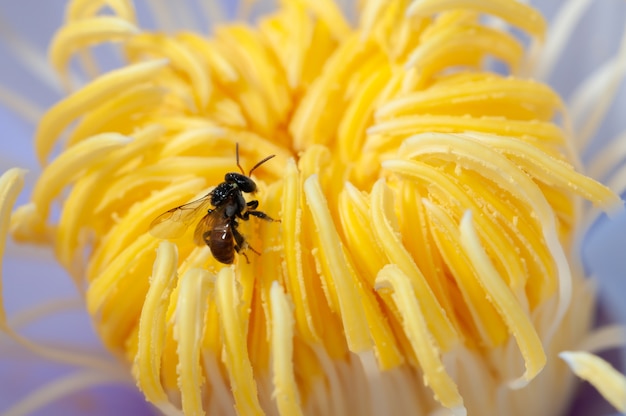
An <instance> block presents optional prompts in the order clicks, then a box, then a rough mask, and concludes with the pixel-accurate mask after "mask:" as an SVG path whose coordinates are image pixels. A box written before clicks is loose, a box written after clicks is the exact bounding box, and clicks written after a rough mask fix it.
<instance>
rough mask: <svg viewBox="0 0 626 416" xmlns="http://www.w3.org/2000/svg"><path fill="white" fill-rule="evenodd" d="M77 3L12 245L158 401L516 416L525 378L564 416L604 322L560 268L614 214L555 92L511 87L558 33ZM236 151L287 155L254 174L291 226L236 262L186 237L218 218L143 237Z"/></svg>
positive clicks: (258, 410) (378, 15)
mask: <svg viewBox="0 0 626 416" xmlns="http://www.w3.org/2000/svg"><path fill="white" fill-rule="evenodd" d="M83 3H85V2H84V1H80V0H74V1H72V2H70V5H69V9H68V10H69V11H70V12H68V14H67V16H66V21H65V24H64V26H63V27H62V28H61V29H60V30H59V31H58V33H57V35H56V37H55V38H54V39H53V41H52V45H51V48H50V59H51V61H52V63H53V65H54V67H55V69H56V70H57V71H58V72H59V75H60V77H61V79H62V80H64V82H65V83H66V85H67V86H68V88H72V89H71V92H70V93H68V95H67V97H66V98H64V99H63V100H61V101H60V102H58V103H57V104H56V105H54V106H53V107H52V108H51V109H50V110H49V111H48V112H47V114H46V115H45V116H44V117H43V118H42V119H41V121H40V123H39V126H38V129H37V133H36V137H35V145H36V151H37V157H38V159H39V161H40V163H41V165H42V166H43V171H42V173H41V176H40V177H39V179H38V181H37V184H36V186H35V189H34V192H33V194H32V196H31V201H30V203H29V204H27V205H24V206H21V207H19V208H18V209H17V210H16V211H15V212H14V213H13V215H12V217H11V232H12V234H13V237H14V238H15V239H16V240H19V241H30V242H36V243H39V244H49V245H51V246H52V247H53V248H54V251H55V253H56V256H57V258H58V260H59V262H60V263H61V264H62V265H63V266H64V267H65V268H66V269H67V270H68V272H69V273H70V275H71V276H72V278H73V279H74V281H75V282H76V285H77V287H79V288H81V290H83V291H84V296H85V299H86V307H87V310H88V312H89V314H90V315H91V317H92V319H93V323H94V326H95V328H96V330H97V332H98V334H99V336H100V338H101V339H102V341H103V343H104V345H105V346H106V347H107V348H108V349H109V350H110V351H111V352H112V353H113V354H115V355H116V356H118V357H119V358H120V360H122V361H123V362H124V363H125V365H127V367H128V368H129V372H132V375H133V377H134V379H135V381H136V383H137V386H138V388H139V389H140V390H141V391H142V392H143V394H144V395H145V397H146V399H147V400H148V401H150V402H151V403H153V404H154V405H155V406H156V407H157V408H159V409H160V410H161V411H162V412H163V413H164V414H178V413H179V412H183V413H184V414H190V415H192V414H204V413H208V414H230V413H232V411H233V409H235V411H236V412H237V413H238V414H241V415H257V414H258V415H261V414H266V413H267V414H281V415H297V414H334V415H340V414H348V413H350V414H382V413H385V412H384V411H382V410H381V406H387V407H384V409H386V410H388V411H389V413H388V414H393V413H394V411H393V409H396V410H397V412H396V414H432V413H433V412H435V411H436V410H437V409H441V408H445V409H449V410H450V411H452V413H453V414H455V415H465V414H512V415H513V414H520V415H521V414H530V413H533V411H532V409H530V408H529V407H528V406H530V407H531V408H532V406H534V405H537V406H538V405H539V404H532V403H530V404H529V403H526V402H527V400H521V399H520V398H523V397H531V396H524V394H529V393H527V390H526V389H533V386H536V387H535V388H534V389H533V390H532V392H534V393H533V394H536V395H537V397H540V398H542V397H543V398H545V400H543V401H542V400H537V402H538V403H544V404H545V403H547V402H550V401H555V402H556V404H550V406H558V405H561V406H562V405H563V404H564V403H566V401H567V397H569V394H571V392H570V390H568V389H566V388H565V386H564V387H563V388H561V387H555V389H556V390H558V391H553V390H550V389H545V388H543V389H542V387H541V386H544V387H545V386H546V385H560V384H559V383H560V382H559V381H558V380H560V379H559V377H562V375H563V368H562V367H563V363H561V362H560V361H558V358H557V354H558V353H559V352H560V351H562V350H563V349H564V348H575V345H576V343H577V342H579V341H580V338H581V337H582V336H583V335H584V333H585V332H586V331H588V330H589V327H590V324H591V323H590V320H589V319H588V318H585V319H583V320H582V321H581V322H584V323H585V324H584V325H583V324H581V325H577V328H573V327H572V325H565V324H564V322H565V323H567V322H569V320H570V319H574V317H575V316H578V315H576V314H585V313H586V314H588V315H589V316H590V315H591V313H592V310H593V296H594V295H593V291H592V289H591V288H590V286H589V285H588V284H586V283H585V280H584V276H583V275H582V272H581V271H580V270H579V269H578V268H576V267H573V266H572V257H571V256H572V254H571V253H572V251H571V248H572V246H573V245H574V242H573V241H574V236H575V233H576V232H577V228H576V227H577V226H578V225H579V211H578V207H579V205H580V203H581V202H582V201H585V203H591V204H593V205H595V206H598V207H600V208H602V209H604V210H605V211H609V212H610V211H612V210H614V209H616V208H618V207H620V206H621V201H620V199H619V198H618V197H617V196H616V195H615V194H614V193H613V192H612V191H611V190H609V189H608V188H607V187H605V186H603V185H601V184H600V183H598V182H596V181H594V180H593V179H591V178H589V177H587V176H585V175H584V174H583V173H582V172H581V171H580V170H579V169H577V168H576V167H575V166H576V160H577V159H576V158H577V156H576V155H575V154H574V153H573V150H572V149H573V146H572V144H571V135H572V134H571V132H570V131H568V128H567V126H566V125H565V126H564V125H562V124H559V122H558V120H563V119H566V118H567V109H566V107H565V105H564V104H563V103H562V101H561V99H560V98H559V96H558V95H557V94H556V93H554V92H553V91H552V90H551V89H550V88H549V87H548V86H546V85H544V84H542V83H540V82H537V81H535V80H532V79H529V78H525V77H524V76H522V73H521V71H520V68H521V66H522V64H523V61H524V59H526V58H527V57H526V48H525V46H524V45H527V44H528V41H529V40H530V41H536V42H539V41H541V40H542V39H543V38H544V35H545V30H546V23H545V21H544V19H543V17H542V16H541V15H540V14H539V13H538V12H537V11H536V10H534V9H532V8H531V7H530V6H528V5H525V4H523V3H521V2H517V1H512V0H446V1H434V0H415V1H413V2H409V1H404V0H401V1H396V2H391V3H390V4H388V5H386V4H385V3H384V2H379V1H365V2H361V3H360V5H359V8H358V12H357V13H356V18H355V19H354V20H353V21H349V20H348V18H347V17H345V16H344V14H343V12H342V10H341V9H340V8H339V6H338V5H337V4H335V3H334V2H332V1H330V0H325V1H318V2H314V1H298V0H293V1H292V0H287V1H282V2H280V6H279V7H278V8H277V9H276V10H274V11H273V12H271V13H269V14H266V15H263V16H261V17H260V18H259V19H258V21H256V22H255V23H249V24H247V23H234V22H233V23H228V22H225V23H222V24H219V25H215V26H213V27H212V30H211V34H210V35H206V36H205V35H201V34H198V33H193V32H185V31H180V32H172V33H164V32H158V31H151V30H147V29H143V28H142V27H140V25H139V23H138V22H137V21H136V19H135V16H134V13H133V12H132V10H133V9H132V5H130V4H129V3H128V2H126V1H119V2H110V3H107V4H108V7H107V8H102V4H103V3H100V2H96V3H94V4H93V5H91V6H90V7H84V6H85V5H83ZM81 5H82V6H81ZM486 16H491V17H495V18H497V19H499V20H498V21H499V22H500V23H501V24H498V25H489V24H487V23H486V21H488V20H489V19H485V17H486ZM512 28H514V30H511V29H512ZM101 44H107V45H108V46H111V47H115V48H116V50H117V51H119V52H120V53H121V56H122V57H123V64H122V65H120V66H119V67H117V68H114V69H111V70H108V71H104V72H102V73H100V74H99V75H95V76H94V77H93V79H91V81H89V82H88V83H86V84H85V85H81V86H78V87H73V86H72V85H71V82H70V79H71V77H70V76H69V73H68V68H69V66H70V63H71V62H72V59H73V58H75V57H80V58H81V62H82V63H83V64H86V68H97V65H96V60H95V59H94V58H91V55H90V53H89V52H90V50H91V48H94V47H96V46H98V47H99V46H102V45H101ZM493 61H497V62H498V63H499V64H501V66H502V67H503V68H506V69H505V70H503V71H500V72H495V71H493V70H490V69H489V68H490V64H489V63H490V62H493ZM236 146H238V149H239V150H238V151H239V154H238V157H240V159H241V165H242V166H243V167H244V168H246V170H247V169H249V168H250V167H251V166H253V165H254V163H256V162H257V161H259V160H262V159H263V158H265V157H267V156H268V155H276V156H275V158H274V159H272V160H271V161H270V162H268V163H264V164H262V165H261V166H259V167H258V169H256V170H255V171H254V173H253V174H252V177H253V179H254V181H255V182H256V184H257V187H258V189H257V192H256V194H255V195H254V199H256V200H258V201H259V209H261V210H262V211H263V212H265V213H267V214H268V215H269V216H270V217H272V218H276V219H280V222H269V221H262V220H260V219H259V218H255V217H252V216H251V217H250V220H249V221H240V222H239V228H238V230H239V232H241V234H242V235H243V236H245V238H246V243H247V244H249V247H251V248H254V251H258V252H259V253H260V254H256V253H254V252H253V251H252V250H250V249H248V250H246V251H244V254H246V256H247V258H248V259H249V262H248V261H246V258H245V257H243V255H241V254H235V261H234V264H233V265H229V266H226V265H224V264H222V263H219V262H218V261H217V260H216V259H215V257H213V255H212V253H211V251H210V250H209V248H208V247H206V246H204V245H201V246H198V245H196V244H195V243H194V237H193V233H194V228H195V224H197V223H198V221H200V219H201V218H202V216H204V215H205V214H206V211H205V212H198V213H197V218H194V221H191V222H190V223H191V224H190V225H189V227H187V228H186V229H185V230H184V232H181V234H182V235H180V236H176V238H171V239H170V241H163V240H160V239H158V238H155V237H154V236H152V235H151V234H150V233H149V228H150V224H151V223H152V221H153V220H154V219H155V218H157V217H158V216H159V215H160V214H162V213H164V212H167V211H168V210H171V209H172V208H175V207H178V206H183V205H184V204H186V203H189V202H191V201H194V200H197V199H198V198H201V197H202V196H204V195H206V194H207V193H208V192H210V191H211V190H212V189H213V188H214V187H215V186H217V185H218V184H220V183H222V182H223V181H224V174H225V173H227V172H236V171H237V164H236V163H237V162H236V159H235V157H236V155H235V148H236ZM14 175H15V173H11V175H10V176H9V179H7V180H9V181H12V182H14V181H16V180H17V179H14V178H13V176H14ZM245 196H246V198H248V195H247V194H246V195H245ZM55 203H60V207H61V209H60V214H59V215H58V216H57V215H52V214H51V213H52V212H53V206H54V204H55ZM3 206H5V204H4V203H3ZM11 206H12V203H11ZM2 218H6V216H3V217H2ZM0 227H2V225H1V224H0ZM0 231H2V232H4V233H5V231H4V229H2V230H0ZM243 248H244V250H245V247H243ZM573 305H574V306H573ZM578 308H580V310H578V311H575V310H574V309H578ZM583 316H585V315H583ZM566 359H567V358H566ZM555 361H556V363H554V362H555ZM578 361H580V360H577V362H578ZM575 371H576V370H575ZM589 377H590V378H591V377H593V376H589ZM595 380H597V378H595ZM353 382H354V385H352V383H353ZM597 382H598V383H602V381H597ZM609 382H610V381H609ZM477 386H480V389H478V387H477ZM503 388H504V389H503ZM477 389H478V390H481V391H482V396H481V393H479V392H478V391H477ZM546 390H547V391H546ZM609 390H610V389H609ZM385 391H386V393H385ZM502 391H504V393H502ZM496 393H497V394H501V396H499V397H500V398H502V400H498V401H496V400H495V399H493V398H494V397H495V396H496ZM550 394H554V395H553V396H550V397H548V396H546V395H550ZM607 394H608V395H610V396H611V397H617V399H616V400H622V399H621V398H620V397H621V396H619V394H617V395H616V393H611V392H609V393H607ZM542 395H544V396H545V397H544V396H542ZM381 396H384V397H387V399H386V400H387V402H385V401H384V400H385V399H384V398H383V399H381V398H380V397H381ZM395 397H399V398H398V399H396V398H395ZM377 400H380V401H377ZM522 402H524V403H526V404H527V405H528V406H519V404H520V403H522ZM513 403H517V404H518V405H517V407H516V405H514V404H513ZM507 404H508V405H507ZM501 406H509V407H505V408H503V407H501ZM377 409H378V410H377ZM389 409H392V410H389ZM503 409H506V410H503ZM542 409H543V410H542ZM550 409H552V410H553V409H554V408H550ZM536 413H537V414H556V413H554V412H551V411H546V410H545V408H538V409H537V412H536ZM385 414H387V413H385Z"/></svg>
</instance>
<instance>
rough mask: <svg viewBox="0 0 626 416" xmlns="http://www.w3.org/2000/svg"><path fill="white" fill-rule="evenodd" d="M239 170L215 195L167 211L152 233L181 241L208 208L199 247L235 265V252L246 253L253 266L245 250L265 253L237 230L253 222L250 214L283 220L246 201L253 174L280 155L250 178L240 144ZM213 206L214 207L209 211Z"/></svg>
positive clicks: (198, 231) (199, 233)
mask: <svg viewBox="0 0 626 416" xmlns="http://www.w3.org/2000/svg"><path fill="white" fill-rule="evenodd" d="M235 153H236V158H237V167H239V170H240V171H241V173H236V172H230V173H227V174H226V175H225V176H224V182H222V183H220V184H219V185H217V186H216V187H215V189H213V190H212V191H211V192H209V193H208V194H206V195H205V196H203V197H202V198H200V199H197V200H195V201H193V202H190V203H188V204H185V205H181V206H179V207H176V208H172V209H170V210H169V211H166V212H164V213H163V214H161V215H159V216H158V217H157V218H155V219H154V221H152V223H151V224H150V233H151V234H152V235H153V236H155V237H157V238H177V237H180V236H182V235H183V234H184V233H185V230H186V229H187V227H189V225H190V224H191V223H192V222H193V221H194V220H195V219H196V218H197V217H198V215H197V213H198V212H200V211H204V210H205V209H207V214H206V215H205V216H204V217H203V218H202V219H201V220H200V222H199V223H198V225H197V226H196V230H195V232H194V237H193V239H194V242H195V243H196V244H197V245H202V244H206V245H207V246H209V248H210V249H211V253H212V254H213V257H215V259H216V260H217V261H219V262H221V263H224V264H232V262H233V261H234V260H235V251H236V252H237V253H241V254H243V256H244V257H245V258H246V261H247V262H248V263H249V262H250V261H249V260H248V256H246V253H244V252H243V251H242V250H244V249H246V248H249V249H250V250H252V251H253V252H255V253H256V254H259V255H260V254H261V253H259V252H258V251H256V250H254V249H253V248H252V247H250V246H249V245H248V244H247V243H246V240H245V238H244V236H243V235H241V233H240V232H239V231H238V230H237V227H238V226H239V222H237V218H239V219H242V220H244V221H248V219H250V215H252V216H254V217H257V218H261V219H263V220H266V221H280V220H274V219H273V218H270V217H269V216H268V215H267V214H266V213H264V212H262V211H258V210H257V207H258V206H259V201H257V200H253V201H249V202H246V200H245V199H244V197H243V192H245V193H253V192H255V191H256V183H255V182H254V181H253V180H252V178H250V176H251V175H252V172H254V170H255V169H256V168H258V167H259V166H261V165H262V164H263V163H265V162H267V161H268V160H270V159H271V158H273V157H274V156H276V155H271V156H268V157H266V158H265V159H263V160H261V161H260V162H259V163H257V164H256V165H254V167H253V168H252V169H250V172H249V173H248V175H246V174H245V172H244V170H243V168H242V167H241V165H240V164H239V144H237V145H236V147H235ZM209 205H212V206H213V208H212V209H209Z"/></svg>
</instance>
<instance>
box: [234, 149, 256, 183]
mask: <svg viewBox="0 0 626 416" xmlns="http://www.w3.org/2000/svg"><path fill="white" fill-rule="evenodd" d="M235 155H236V158H237V167H238V168H239V170H240V171H241V174H242V175H245V174H246V172H244V170H243V168H242V167H241V165H240V164H239V142H237V143H235ZM255 167H256V166H255ZM253 169H254V168H253ZM248 176H250V175H248Z"/></svg>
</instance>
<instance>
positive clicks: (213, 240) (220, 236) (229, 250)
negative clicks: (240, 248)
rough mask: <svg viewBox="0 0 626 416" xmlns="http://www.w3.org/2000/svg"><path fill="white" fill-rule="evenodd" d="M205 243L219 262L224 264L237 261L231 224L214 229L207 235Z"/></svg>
mask: <svg viewBox="0 0 626 416" xmlns="http://www.w3.org/2000/svg"><path fill="white" fill-rule="evenodd" d="M205 241H206V243H207V245H208V246H209V248H210V249H211V253H212V254H213V257H215V259H216V260H217V261H219V262H220V263H224V264H232V263H233V261H235V243H234V241H233V233H232V231H231V229H230V224H225V225H223V226H219V227H215V228H213V229H212V230H211V231H210V232H208V233H206V234H205Z"/></svg>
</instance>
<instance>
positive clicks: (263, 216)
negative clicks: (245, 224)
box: [243, 210, 280, 222]
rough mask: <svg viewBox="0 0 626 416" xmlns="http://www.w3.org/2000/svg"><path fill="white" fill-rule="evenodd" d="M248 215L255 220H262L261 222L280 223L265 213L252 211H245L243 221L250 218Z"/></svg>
mask: <svg viewBox="0 0 626 416" xmlns="http://www.w3.org/2000/svg"><path fill="white" fill-rule="evenodd" d="M250 215H253V216H255V217H257V218H260V219H262V220H265V221H270V222H280V220H275V219H274V218H272V217H270V216H269V215H267V214H266V213H265V212H263V211H254V210H252V211H246V212H245V213H244V214H243V219H244V220H248V219H249V218H250Z"/></svg>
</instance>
